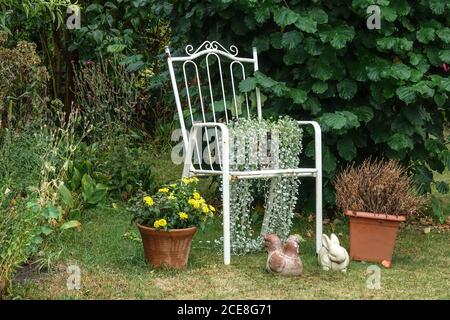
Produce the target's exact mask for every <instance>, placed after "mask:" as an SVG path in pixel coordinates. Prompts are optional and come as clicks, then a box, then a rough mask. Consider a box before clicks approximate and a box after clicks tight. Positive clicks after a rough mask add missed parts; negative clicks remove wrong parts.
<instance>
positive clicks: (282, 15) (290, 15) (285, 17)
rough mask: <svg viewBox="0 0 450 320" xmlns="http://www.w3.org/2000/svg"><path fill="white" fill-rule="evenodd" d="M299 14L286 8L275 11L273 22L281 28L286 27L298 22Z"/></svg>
mask: <svg viewBox="0 0 450 320" xmlns="http://www.w3.org/2000/svg"><path fill="white" fill-rule="evenodd" d="M297 16H298V14H297V13H295V12H294V11H292V10H291V9H288V8H286V7H281V8H280V9H278V8H277V9H276V10H275V11H273V20H274V21H275V23H276V24H277V25H279V26H280V27H283V28H284V27H286V26H288V25H290V24H293V23H294V22H296V21H297Z"/></svg>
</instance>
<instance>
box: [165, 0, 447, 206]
mask: <svg viewBox="0 0 450 320" xmlns="http://www.w3.org/2000/svg"><path fill="white" fill-rule="evenodd" d="M372 4H378V5H379V6H380V8H381V14H382V20H381V29H380V30H369V29H368V28H367V27H366V19H367V17H368V14H367V13H366V10H367V8H368V6H369V5H372ZM449 17H450V3H448V2H446V1H437V0H430V1H424V0H422V1H406V0H395V1H389V0H376V1H369V0H354V1H348V0H347V1H345V0H339V1H332V2H331V1H318V0H316V1H312V0H311V1H277V0H266V1H247V0H242V1H229V0H222V1H208V2H205V1H189V2H186V1H183V2H177V4H176V5H175V6H174V9H173V11H172V12H171V14H170V16H169V18H170V19H171V24H172V28H173V34H174V35H177V36H178V38H176V39H174V41H175V40H176V41H177V43H179V44H178V45H177V46H181V44H183V43H184V44H186V43H193V44H197V45H198V44H200V43H201V42H202V41H204V40H218V41H219V42H221V43H223V44H224V45H230V44H236V45H238V47H239V49H240V52H241V54H243V55H245V53H246V52H247V55H250V48H251V46H256V47H257V48H258V51H259V53H260V55H259V57H260V58H259V60H260V69H261V71H262V72H263V73H262V72H259V73H257V74H256V75H255V76H254V78H250V79H248V80H246V81H244V82H242V83H241V84H240V89H241V91H250V90H252V89H253V88H254V87H255V85H259V86H260V87H261V88H262V90H263V92H265V94H266V95H267V96H269V99H268V100H267V101H266V103H265V106H264V108H263V109H264V113H265V114H266V115H278V114H290V115H292V116H294V117H296V118H298V119H316V120H318V121H319V122H320V124H321V126H322V128H323V131H324V139H323V140H324V146H323V150H324V155H323V169H324V174H325V178H326V181H325V188H326V192H325V197H326V198H325V200H326V202H327V203H328V204H332V203H334V196H333V192H332V188H331V185H330V179H331V178H332V177H333V176H334V175H335V173H336V171H337V170H338V169H339V168H340V167H342V166H343V165H345V164H347V163H348V162H350V161H361V160H362V159H363V158H365V157H367V156H369V155H373V156H376V157H382V156H384V157H388V158H396V159H399V160H401V161H402V162H403V163H406V164H412V165H413V166H412V168H411V170H412V171H413V172H414V173H415V180H416V182H417V186H418V188H419V190H420V191H421V192H430V191H431V186H432V185H433V184H434V185H435V186H436V187H437V189H438V190H439V191H441V192H443V193H445V192H448V185H447V184H446V183H445V182H443V181H433V175H432V171H433V170H434V171H438V172H442V171H443V170H444V168H445V167H447V168H448V167H450V151H449V150H448V149H447V147H446V144H448V143H449V141H450V138H449V137H448V136H445V133H444V126H445V124H446V123H448V119H449V117H450V111H449V110H450V109H449V106H450V102H449V99H448V94H449V92H450V78H449V73H448V71H445V70H447V67H448V66H447V65H444V64H448V63H450V28H449V27H448V26H449V25H450V18H449ZM178 41H179V42H178ZM246 50H247V51H246ZM266 75H270V76H271V78H269V77H268V76H266ZM305 151H306V154H307V155H308V156H309V157H311V156H312V154H313V152H312V151H313V145H312V144H309V145H307V146H306V150H305Z"/></svg>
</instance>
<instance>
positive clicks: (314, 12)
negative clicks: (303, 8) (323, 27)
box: [308, 8, 328, 24]
mask: <svg viewBox="0 0 450 320" xmlns="http://www.w3.org/2000/svg"><path fill="white" fill-rule="evenodd" d="M308 16H309V17H311V18H312V19H313V20H314V21H315V22H317V24H324V23H327V22H328V15H327V13H326V12H325V11H323V10H322V9H319V8H312V9H310V10H308Z"/></svg>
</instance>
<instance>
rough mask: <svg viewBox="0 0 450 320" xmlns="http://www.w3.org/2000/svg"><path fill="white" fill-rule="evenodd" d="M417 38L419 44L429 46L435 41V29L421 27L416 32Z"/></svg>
mask: <svg viewBox="0 0 450 320" xmlns="http://www.w3.org/2000/svg"><path fill="white" fill-rule="evenodd" d="M416 37H417V40H419V42H422V43H425V44H427V43H428V42H430V41H433V40H434V39H435V32H434V29H433V28H428V27H421V28H420V29H419V30H418V31H417V32H416Z"/></svg>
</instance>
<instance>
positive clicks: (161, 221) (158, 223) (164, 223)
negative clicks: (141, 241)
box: [153, 219, 167, 228]
mask: <svg viewBox="0 0 450 320" xmlns="http://www.w3.org/2000/svg"><path fill="white" fill-rule="evenodd" d="M153 226H154V227H155V228H160V227H162V228H164V227H165V226H167V221H166V219H159V220H156V221H155V223H154V224H153Z"/></svg>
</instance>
